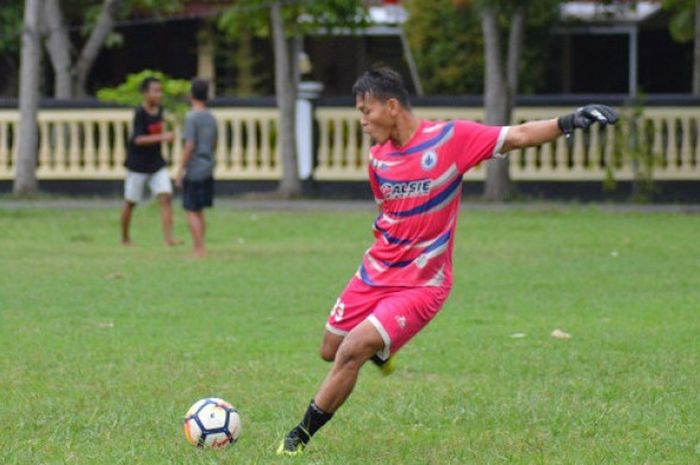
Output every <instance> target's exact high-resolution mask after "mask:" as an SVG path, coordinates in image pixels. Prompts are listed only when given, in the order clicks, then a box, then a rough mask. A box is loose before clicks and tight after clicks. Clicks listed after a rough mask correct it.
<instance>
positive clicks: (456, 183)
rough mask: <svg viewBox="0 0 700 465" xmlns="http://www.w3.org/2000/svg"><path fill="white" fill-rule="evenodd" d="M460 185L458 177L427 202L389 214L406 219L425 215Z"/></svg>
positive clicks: (459, 177) (460, 178)
mask: <svg viewBox="0 0 700 465" xmlns="http://www.w3.org/2000/svg"><path fill="white" fill-rule="evenodd" d="M461 185H462V177H461V176H458V177H457V179H455V180H454V181H452V183H451V184H450V185H449V186H447V189H445V190H444V191H442V192H440V193H439V194H438V195H436V196H435V197H433V198H432V199H430V200H428V201H427V202H425V203H423V204H420V205H418V206H417V207H414V208H411V209H410V210H404V211H396V212H391V214H392V215H394V216H398V217H401V218H403V217H407V216H413V215H419V214H421V213H425V212H427V211H428V210H430V209H431V208H433V207H436V206H437V205H440V204H441V203H442V202H443V201H444V200H445V199H447V198H448V197H449V196H450V195H452V194H453V193H454V192H455V191H456V190H457V189H458V188H459V187H460V186H461Z"/></svg>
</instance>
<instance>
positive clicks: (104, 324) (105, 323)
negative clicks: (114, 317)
mask: <svg viewBox="0 0 700 465" xmlns="http://www.w3.org/2000/svg"><path fill="white" fill-rule="evenodd" d="M97 327H98V328H114V323H112V322H111V321H103V322H100V323H97Z"/></svg>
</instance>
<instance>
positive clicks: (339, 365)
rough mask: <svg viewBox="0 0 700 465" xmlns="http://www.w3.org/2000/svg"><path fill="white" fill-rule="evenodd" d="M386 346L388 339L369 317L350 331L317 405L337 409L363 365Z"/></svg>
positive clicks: (322, 387) (337, 354)
mask: <svg viewBox="0 0 700 465" xmlns="http://www.w3.org/2000/svg"><path fill="white" fill-rule="evenodd" d="M383 348H384V340H383V339H382V337H381V335H380V334H379V332H378V331H377V329H376V328H375V327H374V325H373V324H372V323H370V322H369V321H367V320H365V321H363V322H362V323H360V324H359V325H358V326H357V327H356V328H355V329H353V330H352V331H350V333H349V334H348V335H347V336H346V337H345V340H344V341H343V342H342V343H341V344H340V347H338V352H337V353H336V354H335V361H334V362H333V368H332V369H331V372H330V373H329V374H328V376H327V377H326V379H325V381H324V382H323V384H321V387H320V389H319V390H318V393H317V394H316V397H314V402H315V403H316V405H317V406H318V407H319V408H320V409H321V410H323V411H324V412H328V413H333V412H335V411H336V410H337V409H338V408H339V407H340V406H341V405H343V403H344V402H345V400H346V399H347V398H348V397H349V396H350V393H351V392H352V390H353V388H354V387H355V383H356V382H357V375H358V374H359V373H360V368H362V365H364V364H365V362H366V361H367V360H369V359H370V358H371V357H372V355H374V354H376V353H377V352H379V351H380V350H382V349H383Z"/></svg>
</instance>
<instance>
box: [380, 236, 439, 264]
mask: <svg viewBox="0 0 700 465" xmlns="http://www.w3.org/2000/svg"><path fill="white" fill-rule="evenodd" d="M450 236H452V231H447V232H446V233H445V234H443V235H442V236H440V237H438V238H437V239H435V241H433V242H432V243H431V244H430V245H428V247H426V248H425V250H423V252H422V253H421V255H424V254H427V253H430V252H432V251H433V250H435V249H438V248H439V247H442V246H443V245H445V244H446V243H447V242H449V240H450ZM419 257H420V255H419ZM416 258H418V257H416ZM416 258H413V259H411V260H402V261H398V262H387V261H384V260H382V263H383V264H384V266H388V267H389V268H405V267H407V266H408V265H410V264H411V263H413V262H414V261H415V260H416Z"/></svg>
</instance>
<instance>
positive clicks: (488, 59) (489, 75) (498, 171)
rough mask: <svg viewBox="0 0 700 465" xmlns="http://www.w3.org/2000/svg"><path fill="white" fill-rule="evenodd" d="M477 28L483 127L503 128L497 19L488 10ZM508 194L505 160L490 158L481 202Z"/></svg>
mask: <svg viewBox="0 0 700 465" xmlns="http://www.w3.org/2000/svg"><path fill="white" fill-rule="evenodd" d="M481 27H482V30H483V33H484V59H485V66H486V70H485V71H486V72H485V73H484V107H485V111H486V115H485V116H486V118H485V122H486V124H490V125H498V126H502V125H507V124H508V123H509V120H510V111H509V109H508V92H507V88H506V83H505V80H504V78H503V64H502V59H503V58H502V57H503V55H502V52H501V31H500V27H499V26H498V16H497V14H496V12H495V11H494V10H493V9H492V8H489V7H486V8H484V10H483V11H482V13H481ZM511 193H512V186H511V182H510V175H509V173H508V159H507V158H494V159H491V160H489V161H488V162H487V165H486V183H485V186H484V199H485V200H490V201H503V200H507V199H508V198H509V197H510V196H511Z"/></svg>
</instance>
